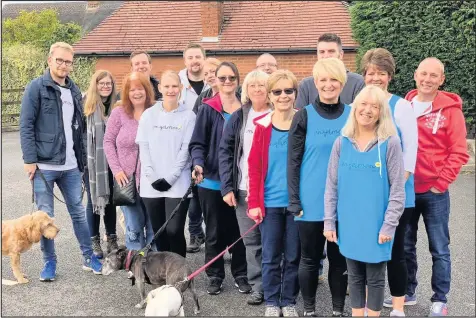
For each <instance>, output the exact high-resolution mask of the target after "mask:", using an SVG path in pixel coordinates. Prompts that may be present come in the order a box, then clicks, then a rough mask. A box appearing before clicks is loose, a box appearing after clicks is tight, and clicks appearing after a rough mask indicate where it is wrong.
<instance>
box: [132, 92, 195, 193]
mask: <svg viewBox="0 0 476 318" xmlns="http://www.w3.org/2000/svg"><path fill="white" fill-rule="evenodd" d="M194 127H195V113H194V112H193V111H191V110H187V109H186V107H185V105H184V104H183V103H181V104H180V105H179V107H178V108H177V109H175V110H174V111H172V112H167V111H165V110H164V108H163V106H162V102H161V101H159V102H157V103H156V104H155V105H154V106H152V107H151V108H149V109H147V110H146V111H144V113H143V114H142V116H141V119H140V121H139V128H138V129H137V136H136V143H137V144H138V145H139V152H140V161H141V172H140V196H141V197H144V198H162V197H166V198H181V197H183V195H184V194H185V192H186V191H187V189H188V187H189V185H190V176H191V174H190V173H191V172H190V169H191V166H192V162H191V158H190V155H189V153H188V144H189V142H190V139H191V138H192V133H193V128H194ZM160 178H164V179H165V180H166V181H167V182H168V183H169V184H170V185H171V186H172V187H171V188H170V189H169V190H168V191H164V192H161V191H157V190H155V189H154V188H153V187H152V183H153V182H155V181H156V180H158V179H160Z"/></svg>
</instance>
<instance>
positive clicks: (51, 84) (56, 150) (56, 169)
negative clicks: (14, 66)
mask: <svg viewBox="0 0 476 318" xmlns="http://www.w3.org/2000/svg"><path fill="white" fill-rule="evenodd" d="M73 54H74V53H73V48H72V47H71V46H70V45H69V44H67V43H64V42H57V43H55V44H53V45H52V46H51V48H50V53H49V56H48V66H49V68H48V69H47V70H46V71H45V73H44V74H43V75H42V76H40V77H38V78H36V79H34V80H33V81H32V82H30V84H28V86H27V87H26V89H25V93H24V94H23V100H22V104H21V112H20V142H21V148H22V153H23V161H24V168H25V171H26V172H27V173H28V176H29V178H30V180H33V182H34V183H33V184H34V190H33V191H34V195H35V201H36V205H37V206H38V209H39V210H43V211H45V212H46V213H48V215H49V216H51V217H54V210H53V203H54V201H53V196H54V194H53V187H54V184H55V183H56V184H57V185H58V187H59V188H60V190H61V192H62V193H63V197H64V201H65V203H66V207H67V209H68V212H69V214H70V216H71V219H72V221H73V228H74V234H75V235H76V238H77V240H78V242H79V246H80V249H81V252H82V254H83V259H84V260H83V269H84V270H88V271H93V272H94V273H95V274H101V268H102V265H101V263H100V262H99V260H98V259H97V258H96V257H95V256H94V255H93V250H92V247H91V237H90V235H89V229H88V225H87V221H86V214H85V210H84V206H83V204H82V193H81V188H82V187H81V185H82V172H83V170H84V164H85V161H84V160H85V154H84V148H83V140H82V132H83V129H85V128H84V127H83V106H82V103H81V92H80V90H79V88H78V87H77V86H76V85H75V84H74V83H73V81H72V80H71V79H70V78H69V77H68V74H69V72H70V71H71V69H72V67H73ZM41 250H42V251H43V260H44V262H45V264H44V268H43V270H42V271H41V273H40V280H41V281H52V280H54V279H55V278H56V254H55V246H54V240H50V239H46V238H45V237H42V238H41Z"/></svg>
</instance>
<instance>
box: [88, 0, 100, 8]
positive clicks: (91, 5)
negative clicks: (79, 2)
mask: <svg viewBox="0 0 476 318" xmlns="http://www.w3.org/2000/svg"><path fill="white" fill-rule="evenodd" d="M86 8H87V10H96V9H98V8H99V1H87V7H86Z"/></svg>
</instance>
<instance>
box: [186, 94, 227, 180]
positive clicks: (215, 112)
mask: <svg viewBox="0 0 476 318" xmlns="http://www.w3.org/2000/svg"><path fill="white" fill-rule="evenodd" d="M224 124H225V117H224V116H223V104H222V102H221V98H220V94H216V95H215V96H213V97H212V98H209V99H204V100H203V105H202V107H200V110H199V111H198V115H197V120H196V122H195V128H194V130H193V134H192V139H191V140H190V144H189V146H188V149H189V151H190V156H191V157H192V167H195V166H196V165H198V166H201V167H202V168H203V175H204V177H205V178H207V179H210V180H215V181H220V175H219V173H218V148H219V145H220V140H221V137H222V134H223V125H224Z"/></svg>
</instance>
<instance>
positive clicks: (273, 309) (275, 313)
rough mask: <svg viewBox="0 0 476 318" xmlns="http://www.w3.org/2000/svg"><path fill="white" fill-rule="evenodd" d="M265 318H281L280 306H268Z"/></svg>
mask: <svg viewBox="0 0 476 318" xmlns="http://www.w3.org/2000/svg"><path fill="white" fill-rule="evenodd" d="M264 316H265V317H281V309H279V307H278V306H272V305H266V310H265V312H264Z"/></svg>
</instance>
